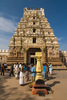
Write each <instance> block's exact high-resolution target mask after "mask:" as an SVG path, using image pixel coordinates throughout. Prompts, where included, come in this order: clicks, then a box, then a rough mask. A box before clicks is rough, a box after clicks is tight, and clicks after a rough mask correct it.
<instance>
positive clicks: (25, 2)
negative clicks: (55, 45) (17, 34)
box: [0, 0, 67, 51]
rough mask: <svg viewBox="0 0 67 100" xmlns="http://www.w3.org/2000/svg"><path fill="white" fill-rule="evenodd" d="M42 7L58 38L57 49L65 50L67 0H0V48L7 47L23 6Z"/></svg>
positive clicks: (21, 14) (66, 47)
mask: <svg viewBox="0 0 67 100" xmlns="http://www.w3.org/2000/svg"><path fill="white" fill-rule="evenodd" d="M25 7H29V8H44V13H45V17H46V18H47V19H48V22H49V23H50V26H51V28H52V29H53V31H54V35H55V36H56V37H57V38H58V42H59V45H60V48H59V50H64V51H67V0H0V49H9V47H8V45H9V43H10V38H11V37H12V36H13V34H14V31H15V28H17V26H18V23H19V22H20V19H21V18H22V17H23V13H24V8H25Z"/></svg>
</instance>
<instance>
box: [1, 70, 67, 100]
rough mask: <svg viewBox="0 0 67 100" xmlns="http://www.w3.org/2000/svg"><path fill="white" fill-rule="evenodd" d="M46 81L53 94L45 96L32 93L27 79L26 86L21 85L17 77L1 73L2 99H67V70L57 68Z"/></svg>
mask: <svg viewBox="0 0 67 100" xmlns="http://www.w3.org/2000/svg"><path fill="white" fill-rule="evenodd" d="M49 77H50V78H49V80H48V81H46V83H48V84H49V85H50V86H51V88H52V90H53V93H52V94H48V95H45V96H39V95H32V91H30V89H29V85H28V83H29V82H30V81H29V82H26V79H25V86H20V85H19V80H18V79H15V77H13V76H12V77H9V73H5V76H1V75H0V100H67V70H61V71H60V70H58V71H57V70H55V71H53V75H51V76H50V75H49Z"/></svg>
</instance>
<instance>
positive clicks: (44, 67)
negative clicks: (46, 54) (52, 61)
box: [42, 63, 46, 79]
mask: <svg viewBox="0 0 67 100" xmlns="http://www.w3.org/2000/svg"><path fill="white" fill-rule="evenodd" d="M45 71H46V63H45V64H43V72H42V75H43V78H44V79H45Z"/></svg>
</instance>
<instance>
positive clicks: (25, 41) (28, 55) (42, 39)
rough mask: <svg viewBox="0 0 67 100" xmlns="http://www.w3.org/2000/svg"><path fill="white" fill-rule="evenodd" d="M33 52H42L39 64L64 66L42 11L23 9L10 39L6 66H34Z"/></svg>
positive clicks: (56, 41) (55, 40)
mask: <svg viewBox="0 0 67 100" xmlns="http://www.w3.org/2000/svg"><path fill="white" fill-rule="evenodd" d="M35 52H42V59H41V63H42V64H43V63H45V62H48V63H52V65H53V66H64V64H63V62H62V61H61V58H60V55H59V44H58V39H57V37H55V35H54V32H53V29H51V27H50V24H49V23H48V20H47V18H46V17H45V13H44V9H43V8H40V9H34V8H33V9H31V8H24V14H23V17H22V18H21V20H20V22H19V23H18V27H17V28H16V29H15V33H14V35H13V36H12V37H11V39H10V44H9V55H8V58H7V64H8V65H10V64H12V63H16V62H18V63H28V64H30V63H33V64H36V58H35Z"/></svg>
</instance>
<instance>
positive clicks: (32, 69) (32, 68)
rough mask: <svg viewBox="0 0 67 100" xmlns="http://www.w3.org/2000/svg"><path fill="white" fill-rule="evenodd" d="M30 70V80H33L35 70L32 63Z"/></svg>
mask: <svg viewBox="0 0 67 100" xmlns="http://www.w3.org/2000/svg"><path fill="white" fill-rule="evenodd" d="M30 71H31V80H32V82H34V81H35V72H36V70H35V67H34V66H33V64H32V65H31V68H30Z"/></svg>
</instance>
